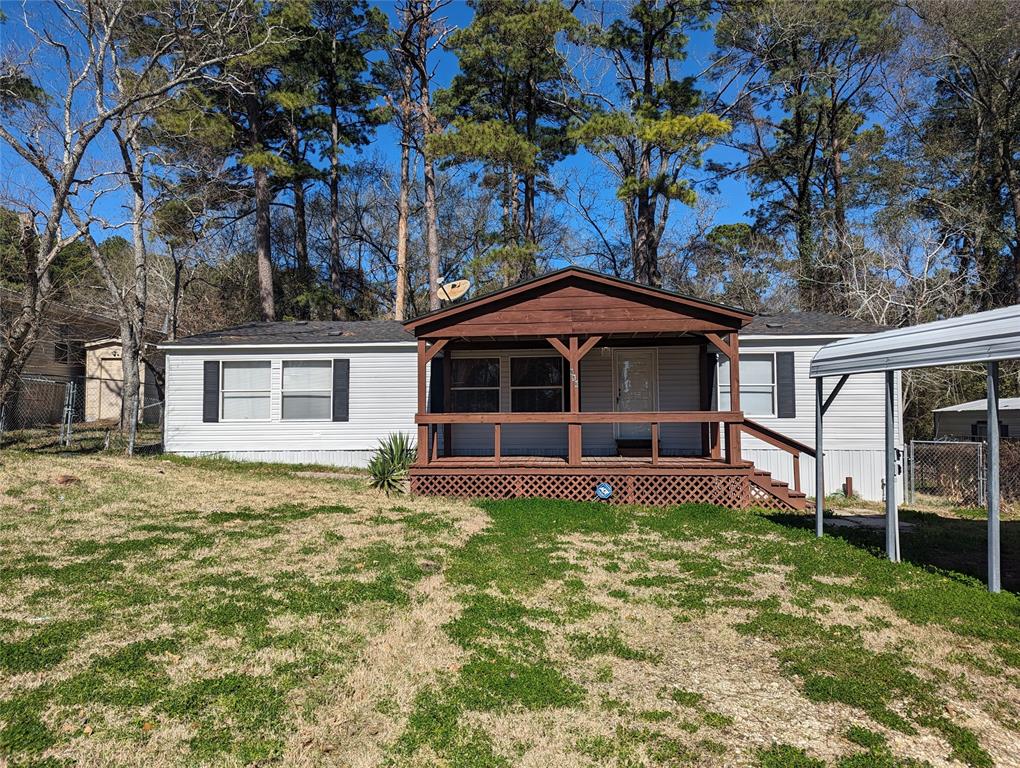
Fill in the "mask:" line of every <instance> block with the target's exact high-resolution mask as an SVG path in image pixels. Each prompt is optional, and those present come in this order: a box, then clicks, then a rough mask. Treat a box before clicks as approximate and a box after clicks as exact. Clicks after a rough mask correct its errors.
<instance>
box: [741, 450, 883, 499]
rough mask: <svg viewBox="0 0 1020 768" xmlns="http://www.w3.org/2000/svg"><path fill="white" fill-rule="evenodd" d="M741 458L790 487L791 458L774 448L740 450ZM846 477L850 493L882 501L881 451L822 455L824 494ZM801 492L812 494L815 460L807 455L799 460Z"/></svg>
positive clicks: (828, 451) (813, 492)
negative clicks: (850, 487) (823, 458)
mask: <svg viewBox="0 0 1020 768" xmlns="http://www.w3.org/2000/svg"><path fill="white" fill-rule="evenodd" d="M741 455H742V458H744V459H747V460H748V461H753V462H754V465H755V466H756V467H758V469H763V470H765V471H766V472H771V473H772V477H774V478H775V479H776V480H782V481H783V482H785V483H789V484H790V487H793V457H792V456H790V454H788V453H786V452H785V451H780V450H778V449H776V448H748V447H746V446H745V447H744V448H743V449H742V451H741ZM899 464H900V467H901V469H900V471H901V474H900V475H899V476H898V477H897V478H896V496H897V499H898V500H899V501H901V502H902V501H903V474H902V462H899ZM847 477H852V478H853V481H854V493H855V494H856V495H857V496H859V497H861V498H862V499H867V500H868V501H882V500H883V499H884V498H885V491H884V490H883V486H884V484H883V479H884V477H885V456H884V455H883V452H882V451H881V450H874V449H839V450H827V451H826V452H825V492H826V494H831V493H835V492H837V491H839V490H840V489H841V488H842V487H843V482H844V480H845V479H846V478H847ZM800 482H801V490H802V491H804V493H806V494H807V495H808V496H812V497H813V496H814V495H815V460H814V459H812V458H811V457H810V456H801V459H800Z"/></svg>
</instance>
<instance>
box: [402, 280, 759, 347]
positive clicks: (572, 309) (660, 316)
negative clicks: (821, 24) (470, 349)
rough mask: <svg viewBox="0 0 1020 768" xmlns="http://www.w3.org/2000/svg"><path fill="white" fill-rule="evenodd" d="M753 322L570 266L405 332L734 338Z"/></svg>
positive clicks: (425, 318) (437, 314)
mask: <svg viewBox="0 0 1020 768" xmlns="http://www.w3.org/2000/svg"><path fill="white" fill-rule="evenodd" d="M752 317H753V316H752V315H751V314H750V313H749V312H745V311H744V310H742V309H737V308H736V307H728V306H725V305H723V304H716V303H715V302H711V301H706V300H705V299H699V298H695V297H693V296H685V295H683V294H679V293H674V292H672V291H667V290H664V289H661V288H652V287H650V286H647V285H642V284H640V283H635V282H632V281H630V280H622V279H620V278H616V277H610V276H608V275H603V274H601V273H598V272H594V271H592V270H588V269H583V268H581V267H566V268H564V269H560V270H557V271H555V272H550V273H548V274H546V275H542V276H540V277H537V278H534V279H532V280H526V281H524V282H521V283H517V284H516V285H512V286H510V287H508V288H504V289H502V290H498V291H494V292H493V293H489V294H486V295H485V296H480V297H478V298H476V299H471V300H470V301H465V302H462V303H460V304H454V305H452V306H449V307H444V308H442V309H438V310H434V311H432V312H429V313H427V314H424V315H419V316H418V317H416V318H413V319H411V320H409V321H407V322H406V323H404V328H406V329H407V330H408V331H410V332H411V333H413V334H414V335H415V336H418V337H423V338H459V337H465V338H469V337H524V336H559V335H565V334H614V333H615V334H632V335H646V334H650V335H658V334H661V333H683V332H703V331H708V332H715V333H729V332H732V331H739V330H740V329H741V328H742V327H743V326H745V325H747V324H748V323H749V322H751V319H752Z"/></svg>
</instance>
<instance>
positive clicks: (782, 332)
mask: <svg viewBox="0 0 1020 768" xmlns="http://www.w3.org/2000/svg"><path fill="white" fill-rule="evenodd" d="M884 330H886V328H885V327H884V326H881V325H875V324H874V323H868V322H865V321H863V320H854V319H852V318H846V317H839V316H838V315H829V314H826V313H825V312H783V313H779V314H774V315H757V316H756V317H755V318H754V320H752V321H751V322H750V324H748V325H746V326H744V328H742V329H741V331H740V333H741V334H743V335H767V336H842V335H845V334H848V333H874V332H875V331H884ZM400 341H404V342H413V341H414V336H413V335H412V334H410V333H408V332H407V331H405V330H404V326H403V324H402V323H399V322H397V321H396V320H353V321H332V320H308V321H301V320H296V321H289V322H276V323H245V324H244V325H236V326H234V327H232V328H223V329H221V330H217V331H206V332H205V333H198V334H195V335H194V336H186V337H185V338H183V339H178V340H177V341H171V342H167V343H166V344H165V345H163V346H167V347H198V346H241V345H255V344H288V345H289V344H293V345H302V344H380V343H392V342H400Z"/></svg>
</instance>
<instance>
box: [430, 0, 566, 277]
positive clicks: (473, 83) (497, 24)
mask: <svg viewBox="0 0 1020 768" xmlns="http://www.w3.org/2000/svg"><path fill="white" fill-rule="evenodd" d="M471 6H472V8H473V9H474V12H475V14H474V18H473V19H472V21H471V24H470V25H469V26H467V27H466V28H464V29H462V30H459V31H457V32H456V33H454V34H452V35H450V38H449V47H450V49H451V50H452V51H453V52H454V53H455V54H456V55H457V59H458V61H459V63H460V73H459V74H458V75H457V76H456V77H454V79H453V82H452V84H451V85H450V87H449V88H448V89H446V90H444V91H440V92H439V93H437V94H436V111H437V113H438V114H439V115H440V116H441V117H443V118H445V119H447V120H449V121H450V122H451V128H450V130H448V131H447V132H446V133H444V134H442V135H439V136H436V137H434V139H433V141H432V143H431V145H430V146H431V149H432V150H434V151H435V152H436V153H437V154H438V155H440V156H445V157H447V158H449V159H450V160H451V161H452V162H455V163H474V162H477V163H481V164H482V165H483V166H484V167H485V168H486V170H487V176H486V179H485V181H486V183H487V184H489V185H491V186H493V187H497V188H500V189H501V191H502V203H503V216H502V231H501V232H500V235H499V244H500V246H501V247H500V248H499V249H497V250H496V251H494V252H493V254H492V258H493V259H494V260H497V261H499V262H502V265H503V277H504V279H505V281H506V282H514V281H516V280H520V279H523V278H527V277H531V276H533V275H534V274H535V273H536V271H537V263H536V256H537V253H538V242H537V233H536V219H535V216H536V199H537V197H538V194H539V192H540V191H541V189H542V186H543V183H544V182H545V180H546V178H547V176H548V173H549V169H550V168H551V167H552V165H553V164H554V163H555V162H556V161H558V160H560V159H562V158H563V157H565V156H566V155H567V154H569V153H570V152H571V151H573V144H572V142H571V139H570V137H569V135H568V125H569V121H570V119H571V115H572V114H573V106H572V102H573V98H572V96H571V92H572V86H571V78H570V71H569V68H568V66H567V61H566V58H565V56H564V55H563V53H562V52H561V51H560V50H559V49H558V47H557V39H558V37H560V36H561V35H562V34H563V33H565V32H567V31H569V30H573V29H575V28H576V25H577V21H576V19H575V18H574V17H573V16H572V15H571V13H570V12H569V11H568V10H567V9H566V8H564V7H563V5H561V4H560V2H559V0H472V2H471Z"/></svg>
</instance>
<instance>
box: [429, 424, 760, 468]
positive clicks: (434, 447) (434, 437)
mask: <svg viewBox="0 0 1020 768" xmlns="http://www.w3.org/2000/svg"><path fill="white" fill-rule="evenodd" d="M743 421H744V415H743V413H742V412H740V411H627V412H621V411H581V412H575V413H571V412H569V411H563V412H561V411H555V412H540V413H506V412H491V413H419V414H417V415H416V416H415V422H416V423H417V424H418V445H419V446H426V450H425V451H424V452H423V451H422V450H421V448H419V451H418V456H419V459H418V460H419V463H421V464H428V463H430V462H431V461H433V460H435V459H436V458H438V456H439V430H438V429H436V427H438V426H440V425H447V424H492V425H493V462H494V463H496V464H498V463H499V462H500V459H501V455H502V450H501V448H502V446H501V441H502V427H503V425H504V424H567V425H569V427H570V428H571V429H570V431H569V433H568V446H567V453H568V456H567V463H568V464H569V465H577V464H580V461H581V431H580V428H581V426H582V425H584V424H650V425H651V442H652V457H651V458H652V464H653V465H654V464H658V463H659V425H660V424H716V425H718V424H719V423H723V424H726V425H727V441H726V442H727V454H728V462H729V463H737V462H739V457H740V452H739V450H731V448H732V446H734V445H737V444H738V443H739V433H738V432H739V427H740V424H741V423H743Z"/></svg>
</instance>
